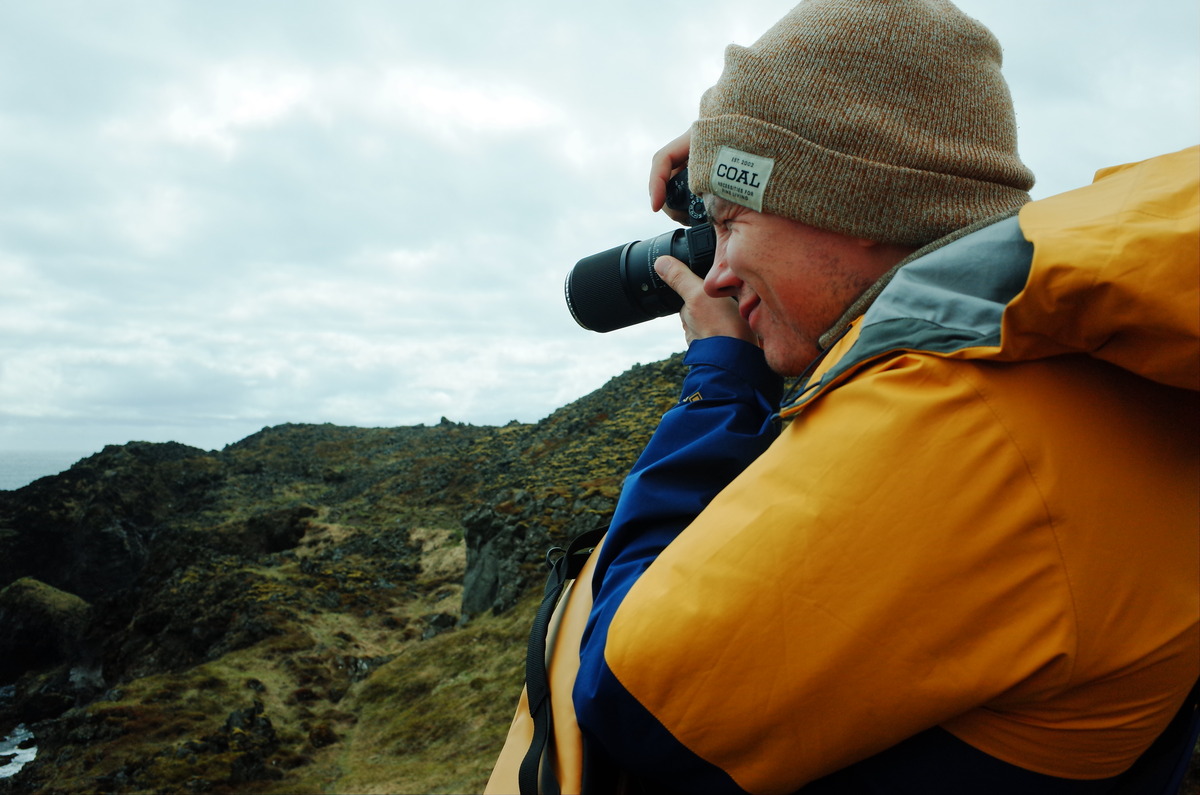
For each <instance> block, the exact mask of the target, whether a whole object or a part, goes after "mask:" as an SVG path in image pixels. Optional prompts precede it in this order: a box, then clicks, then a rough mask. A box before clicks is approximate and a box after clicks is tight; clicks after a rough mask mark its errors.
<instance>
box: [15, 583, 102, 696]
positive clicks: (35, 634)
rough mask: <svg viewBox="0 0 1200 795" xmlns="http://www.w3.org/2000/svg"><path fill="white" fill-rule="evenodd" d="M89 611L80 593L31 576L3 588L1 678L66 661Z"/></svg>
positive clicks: (80, 633) (79, 636)
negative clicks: (72, 592) (48, 583)
mask: <svg viewBox="0 0 1200 795" xmlns="http://www.w3.org/2000/svg"><path fill="white" fill-rule="evenodd" d="M90 611H91V608H90V606H89V605H88V603H87V602H85V601H84V600H82V599H80V598H79V597H78V596H75V595H74V594H70V593H67V592H66V591H60V590H59V589H57V588H54V587H52V586H50V585H47V584H46V583H44V582H41V581H39V580H35V579H33V578H31V577H24V578H22V579H19V580H17V581H16V582H14V583H12V584H10V585H8V586H7V587H6V588H4V589H3V590H0V682H12V681H14V680H15V679H16V678H17V677H18V676H20V675H21V674H23V673H25V672H26V671H32V670H40V669H43V668H49V667H51V666H54V665H57V664H59V663H62V662H65V661H66V660H67V659H68V658H69V657H70V655H71V654H72V652H73V651H75V649H76V648H77V646H78V643H79V640H80V638H81V636H82V635H83V632H84V630H85V628H86V627H87V622H88V618H89V613H90Z"/></svg>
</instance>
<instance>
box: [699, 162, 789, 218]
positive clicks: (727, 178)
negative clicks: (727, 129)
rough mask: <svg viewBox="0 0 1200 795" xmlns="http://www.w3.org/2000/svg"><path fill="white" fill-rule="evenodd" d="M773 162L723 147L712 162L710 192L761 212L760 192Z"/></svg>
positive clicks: (767, 179)
mask: <svg viewBox="0 0 1200 795" xmlns="http://www.w3.org/2000/svg"><path fill="white" fill-rule="evenodd" d="M774 168H775V161H774V160H772V159H771V158H769V157H762V156H761V155H752V154H749V153H747V152H743V151H741V150H740V149H734V148H733V147H732V146H722V147H721V150H720V151H719V152H717V160H716V162H715V163H713V171H712V192H713V193H715V194H716V195H717V196H720V197H721V198H722V199H725V200H726V201H731V202H733V203H734V204H740V205H742V206H743V207H749V208H750V209H751V210H756V211H758V212H760V213H761V212H762V202H763V191H765V190H766V189H767V183H768V182H769V181H770V180H771V171H772V169H774Z"/></svg>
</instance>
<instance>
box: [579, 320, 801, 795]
mask: <svg viewBox="0 0 1200 795" xmlns="http://www.w3.org/2000/svg"><path fill="white" fill-rule="evenodd" d="M684 364H685V365H688V366H689V367H690V371H689V372H688V375H687V376H686V377H685V379H684V382H683V392H682V399H681V400H680V402H679V403H678V404H677V405H676V406H675V407H674V408H672V409H671V410H670V411H668V412H667V413H666V414H665V415H664V416H663V418H662V421H661V422H660V423H659V426H658V429H657V430H656V431H655V432H654V436H653V437H652V438H651V440H650V442H649V444H648V445H647V446H646V449H645V450H644V451H643V452H642V455H641V457H640V458H639V459H638V461H637V463H636V464H635V465H634V467H633V469H632V470H631V471H630V474H629V476H628V477H627V478H626V480H625V484H624V487H623V489H622V491H621V497H620V500H619V501H618V503H617V508H616V512H615V513H614V515H613V519H612V523H611V524H610V526H609V531H608V534H607V537H606V538H605V541H604V546H603V547H602V548H601V553H600V557H599V558H598V560H597V562H596V571H595V575H594V577H593V581H592V582H593V588H594V597H595V601H594V605H593V608H592V613H591V616H590V618H589V620H588V626H587V628H586V630H585V632H584V636H583V640H582V644H581V648H580V669H579V673H578V676H577V678H576V683H575V691H574V699H575V709H576V714H577V719H578V723H579V725H580V728H581V729H582V730H583V732H584V734H585V735H586V736H588V737H589V738H590V739H591V740H593V741H595V742H598V743H599V744H600V745H601V747H603V748H604V750H605V753H606V754H607V755H608V756H610V757H612V758H613V760H614V761H615V762H616V763H617V764H618V765H619V766H621V767H624V768H626V769H630V770H636V769H637V768H639V767H640V766H641V765H639V764H638V760H637V759H635V758H633V757H634V756H641V757H643V758H646V759H656V760H657V761H658V763H661V762H663V761H665V759H666V757H667V756H672V755H675V754H683V755H684V756H685V757H689V756H690V752H688V751H687V750H686V749H684V748H682V747H681V746H679V745H678V743H675V744H674V745H675V747H674V748H670V749H668V748H664V747H653V746H657V745H659V743H658V742H650V743H649V744H647V740H648V739H649V738H650V737H651V736H655V735H664V736H662V737H660V740H661V742H663V743H667V744H671V743H673V742H674V741H673V739H672V738H670V736H669V734H667V733H666V732H665V730H663V729H662V727H661V726H660V725H658V723H657V721H655V720H654V719H653V717H652V716H650V715H649V713H647V712H646V711H645V710H644V709H643V708H642V707H641V705H640V704H638V703H637V702H636V700H635V699H633V697H632V696H630V695H629V694H628V693H627V692H626V691H625V690H624V688H622V687H621V686H620V683H619V682H617V680H616V678H615V677H614V676H613V675H612V673H611V672H610V671H609V670H608V666H607V664H606V662H605V659H604V647H605V643H606V641H607V638H608V627H609V624H610V622H611V621H612V618H613V616H614V615H615V613H616V611H617V609H618V608H619V607H620V604H621V601H622V599H623V598H624V596H625V594H626V593H627V592H628V591H629V589H630V588H631V587H632V586H633V584H634V583H635V582H636V581H637V579H638V577H640V576H641V574H642V572H644V571H645V570H646V569H647V568H648V567H649V566H650V565H652V564H653V562H654V560H655V558H656V557H657V556H658V554H659V553H660V552H661V551H662V550H663V549H664V548H666V546H667V545H668V544H670V543H671V541H672V540H673V539H674V538H675V537H676V536H677V535H679V533H680V532H681V531H682V530H683V529H684V528H685V527H686V526H687V525H688V524H689V523H690V522H691V521H692V519H694V518H695V517H696V516H697V515H698V514H699V513H700V511H701V510H703V509H704V507H705V506H706V505H707V504H708V503H709V502H710V501H711V500H712V499H713V497H715V496H716V495H717V493H718V492H719V491H721V489H723V488H724V487H725V486H726V485H727V484H728V483H729V482H730V481H731V480H733V479H734V478H735V477H737V475H738V474H740V473H741V471H742V470H743V469H745V468H746V466H748V465H749V464H750V463H751V462H752V461H754V459H755V458H757V457H758V456H759V455H760V454H761V453H762V452H763V451H764V450H765V449H766V448H767V446H768V445H770V443H771V442H772V441H773V440H774V438H775V436H776V435H777V430H776V428H775V423H774V422H773V417H774V414H775V412H776V410H777V408H778V403H779V399H780V397H781V393H782V388H783V385H782V380H781V379H780V378H779V376H777V375H775V374H774V373H772V372H771V371H770V369H769V368H768V367H767V365H766V361H765V359H764V358H763V355H762V351H761V350H759V349H758V348H756V347H755V346H753V345H750V344H749V343H746V342H742V341H740V340H735V339H732V338H728V337H713V338H708V339H701V340H696V341H695V342H693V343H692V345H691V347H690V348H689V350H688V353H687V355H686V357H685V358H684ZM631 755H632V756H631ZM694 761H696V762H700V760H694ZM700 766H701V767H704V766H705V765H704V763H702V762H701V763H700ZM713 772H714V773H717V774H718V776H723V774H719V771H713ZM730 783H731V782H730Z"/></svg>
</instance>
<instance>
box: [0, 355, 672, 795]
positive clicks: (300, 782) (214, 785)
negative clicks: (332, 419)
mask: <svg viewBox="0 0 1200 795" xmlns="http://www.w3.org/2000/svg"><path fill="white" fill-rule="evenodd" d="M682 374H683V369H682V364H681V361H680V357H674V358H672V359H668V360H666V361H663V362H659V363H657V364H651V365H645V366H638V367H635V368H633V369H632V370H630V371H629V372H627V373H625V374H624V375H622V376H620V377H619V378H615V379H613V380H612V381H611V382H610V383H608V384H607V385H606V386H604V387H603V388H601V389H599V390H597V391H596V392H594V393H593V394H591V395H588V396H586V397H584V398H582V399H580V400H578V401H576V402H575V403H573V404H571V405H569V406H566V407H565V408H563V409H560V410H559V411H557V412H555V413H554V414H552V415H551V416H549V417H547V418H546V419H544V420H542V421H541V422H538V423H536V424H528V425H526V424H518V423H511V424H509V425H507V426H505V427H476V426H471V425H464V424H459V423H454V422H450V421H448V420H443V421H442V422H441V423H440V424H439V425H436V426H433V427H425V426H419V427H411V428H385V429H371V428H347V427H336V426H331V425H319V426H318V425H284V426H279V427H274V428H265V429H263V430H262V431H261V432H259V433H257V434H254V435H253V436H250V437H248V438H247V439H244V440H242V441H240V442H238V443H236V444H233V445H230V446H228V447H226V448H225V449H224V450H221V451H219V452H217V451H204V450H199V449H195V448H191V447H187V446H184V445H180V444H150V443H144V442H131V443H129V444H125V445H119V446H110V447H106V448H105V449H104V450H103V451H102V452H100V453H98V454H96V455H94V456H91V457H89V458H86V459H84V460H82V461H80V462H78V463H77V464H75V465H74V466H73V467H72V468H71V469H70V470H68V471H67V472H64V473H62V474H61V475H57V476H54V477H49V478H43V479H41V480H39V481H36V482H34V483H32V484H30V485H29V486H26V487H25V488H22V489H19V490H17V491H12V492H2V491H0V685H3V686H4V687H0V737H4V736H5V735H8V734H11V732H12V731H13V730H14V729H15V727H17V726H18V725H24V726H25V727H27V729H28V730H29V731H31V732H32V733H33V735H34V740H33V741H32V742H36V744H37V757H36V759H35V760H34V761H33V762H31V763H29V764H27V765H26V766H25V767H24V768H23V769H22V770H21V771H20V772H19V773H18V774H17V775H16V776H14V777H12V778H8V779H0V792H44V793H84V792H87V793H92V792H111V793H127V792H128V793H132V792H153V793H178V792H212V793H222V792H238V793H284V792H286V793H300V792H361V793H368V792H381V793H382V792H389V793H395V792H423V793H424V792H474V791H480V790H481V789H482V786H483V783H484V782H485V781H486V778H487V775H488V772H489V771H490V768H491V765H492V763H493V762H494V760H495V756H496V754H497V753H498V751H499V748H500V745H501V744H502V742H503V737H504V734H505V732H506V730H507V726H508V723H509V721H510V720H511V717H512V711H513V709H514V708H515V705H516V700H517V696H518V695H519V692H520V688H521V682H522V675H523V657H524V645H525V638H526V635H527V632H528V627H529V623H530V620H531V617H532V614H533V611H534V609H535V608H536V602H537V601H538V599H539V598H540V589H541V584H542V582H543V579H544V564H543V563H542V561H543V559H544V555H545V552H546V550H547V549H548V548H549V547H550V546H553V545H555V544H561V543H562V542H563V541H565V540H566V539H567V538H569V537H570V536H572V535H574V534H576V533H578V532H580V531H582V530H585V529H588V528H591V527H593V526H595V525H597V524H599V523H602V522H604V521H605V520H606V519H607V517H608V516H609V514H610V513H611V511H612V509H613V507H614V505H615V501H616V497H617V495H618V493H619V490H620V484H621V480H622V477H623V475H624V473H625V472H626V471H627V470H628V468H629V467H630V466H631V464H632V463H633V461H634V459H635V458H636V456H637V454H638V452H640V450H641V448H642V446H643V445H644V444H645V441H646V439H647V438H648V437H649V434H650V433H651V432H652V430H653V428H654V426H655V424H656V422H657V419H658V417H659V416H660V415H661V414H662V413H663V412H664V411H665V410H666V409H667V408H668V407H669V406H670V405H672V404H673V403H674V401H675V399H676V397H677V390H678V384H679V382H680V380H681V378H682ZM9 683H11V686H8V685H9ZM5 761H6V760H5V759H4V758H3V757H2V756H0V766H3V764H4V763H5Z"/></svg>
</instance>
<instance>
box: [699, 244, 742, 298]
mask: <svg viewBox="0 0 1200 795" xmlns="http://www.w3.org/2000/svg"><path fill="white" fill-rule="evenodd" d="M721 254H722V252H720V251H718V252H717V255H716V256H715V257H714V258H713V264H712V267H711V268H709V270H708V275H706V276H705V277H704V292H705V293H706V294H707V295H710V296H712V297H713V298H725V297H728V296H737V293H738V290H739V289H741V286H742V280H741V279H739V278H738V277H737V276H734V275H733V271H732V270H730V269H729V265H728V264H727V263H726V262H725V257H723V256H721Z"/></svg>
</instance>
